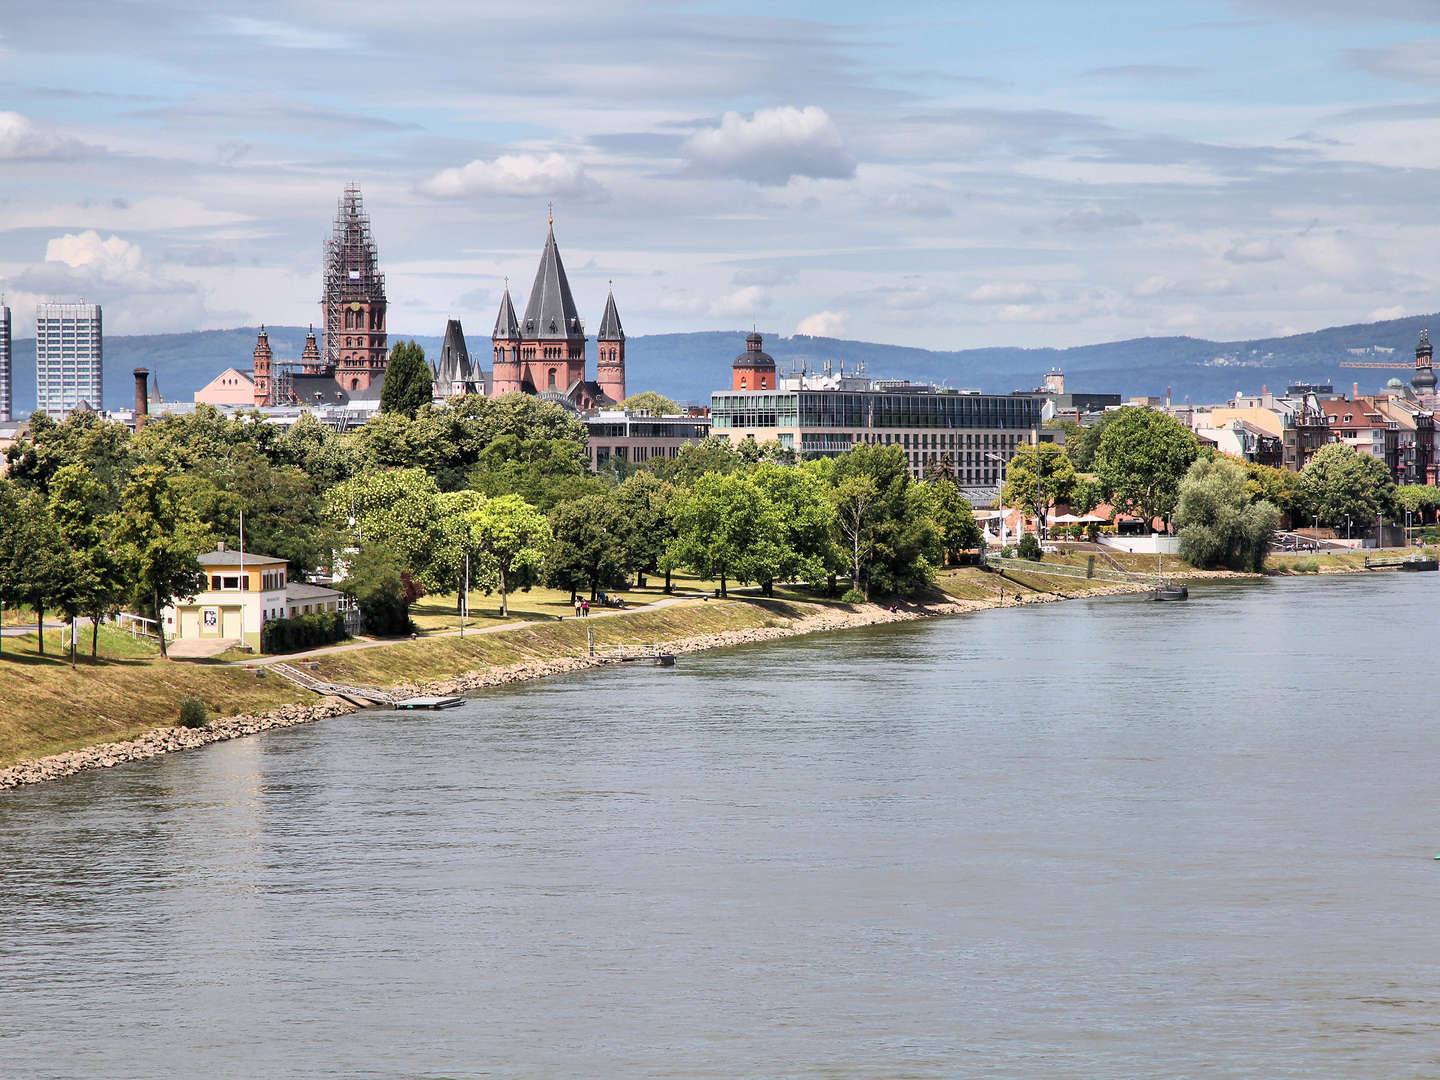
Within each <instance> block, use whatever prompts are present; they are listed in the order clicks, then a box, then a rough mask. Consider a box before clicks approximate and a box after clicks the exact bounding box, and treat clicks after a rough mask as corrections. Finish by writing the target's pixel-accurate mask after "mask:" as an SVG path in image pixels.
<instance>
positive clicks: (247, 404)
mask: <svg viewBox="0 0 1440 1080" xmlns="http://www.w3.org/2000/svg"><path fill="white" fill-rule="evenodd" d="M195 404H196V405H214V406H216V407H219V406H222V405H235V406H237V407H239V408H247V409H248V408H251V407H252V406H253V405H254V404H255V373H254V372H253V371H241V370H240V369H239V368H233V367H231V368H226V369H225V370H224V371H222V372H221V373H220V374H219V375H216V376H215V378H213V379H211V380H210V381H209V382H208V383H206V384H205V385H204V386H202V387H201V388H200V389H199V390H196V391H195Z"/></svg>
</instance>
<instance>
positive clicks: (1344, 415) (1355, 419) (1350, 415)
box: [1320, 395, 1400, 477]
mask: <svg viewBox="0 0 1440 1080" xmlns="http://www.w3.org/2000/svg"><path fill="white" fill-rule="evenodd" d="M1320 408H1321V409H1322V410H1323V411H1324V413H1325V417H1326V419H1327V420H1328V421H1329V424H1330V431H1331V432H1332V434H1333V435H1334V436H1335V438H1336V439H1337V440H1338V441H1340V442H1342V443H1344V444H1345V445H1346V446H1348V447H1350V448H1351V449H1352V450H1354V451H1355V452H1356V453H1358V454H1365V455H1367V456H1368V457H1373V458H1375V459H1376V460H1377V461H1383V462H1384V463H1385V467H1386V468H1387V469H1389V470H1390V475H1391V476H1392V477H1393V476H1395V475H1397V473H1398V472H1399V448H1400V425H1399V424H1398V423H1397V422H1396V421H1394V420H1392V419H1390V418H1389V417H1388V416H1386V415H1385V414H1384V413H1383V412H1381V411H1380V410H1379V409H1378V408H1376V406H1375V403H1374V401H1373V400H1371V399H1369V398H1364V397H1360V396H1359V395H1357V396H1356V397H1355V399H1354V400H1352V401H1346V400H1345V399H1344V398H1325V399H1323V400H1321V402H1320Z"/></svg>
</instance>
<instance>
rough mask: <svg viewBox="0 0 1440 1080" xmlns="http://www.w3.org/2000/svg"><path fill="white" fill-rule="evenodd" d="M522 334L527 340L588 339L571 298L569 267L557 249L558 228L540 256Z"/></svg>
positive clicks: (551, 227) (548, 238)
mask: <svg viewBox="0 0 1440 1080" xmlns="http://www.w3.org/2000/svg"><path fill="white" fill-rule="evenodd" d="M520 332H521V334H522V335H523V337H524V339H525V340H527V341H565V340H577V339H578V340H580V341H584V340H585V328H584V327H583V326H581V325H580V314H579V312H577V311H576V310H575V297H573V296H571V295H570V282H569V280H568V279H567V278H566V277H565V264H564V263H562V262H561V261H560V249H559V248H557V247H556V246H555V226H554V225H551V226H550V232H549V234H548V235H547V236H546V237H545V250H544V251H542V252H541V253H540V265H539V267H537V268H536V270H535V283H534V284H533V285H531V286H530V300H529V302H528V303H527V304H526V305H525V318H524V319H523V320H521V323H520Z"/></svg>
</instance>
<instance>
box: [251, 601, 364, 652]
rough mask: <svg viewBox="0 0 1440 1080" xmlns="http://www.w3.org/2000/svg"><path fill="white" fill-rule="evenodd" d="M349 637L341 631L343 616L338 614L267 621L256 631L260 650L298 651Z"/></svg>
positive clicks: (331, 612)
mask: <svg viewBox="0 0 1440 1080" xmlns="http://www.w3.org/2000/svg"><path fill="white" fill-rule="evenodd" d="M349 636H350V634H349V633H348V632H347V631H346V629H345V616H344V615H342V614H341V613H340V612H338V611H322V612H320V613H319V614H317V615H297V616H296V617H295V618H293V619H271V620H270V621H269V622H267V623H266V624H265V625H264V626H262V627H261V628H260V651H261V652H263V653H286V652H298V651H300V650H301V649H315V648H319V647H320V646H321V645H331V644H334V643H335V642H337V641H344V640H345V639H346V638H348V637H349Z"/></svg>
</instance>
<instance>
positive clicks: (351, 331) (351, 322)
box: [316, 184, 388, 391]
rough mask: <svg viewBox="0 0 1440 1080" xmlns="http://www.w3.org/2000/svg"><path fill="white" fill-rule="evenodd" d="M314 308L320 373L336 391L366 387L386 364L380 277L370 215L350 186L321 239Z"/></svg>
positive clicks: (346, 189)
mask: <svg viewBox="0 0 1440 1080" xmlns="http://www.w3.org/2000/svg"><path fill="white" fill-rule="evenodd" d="M320 307H321V309H322V310H323V311H324V316H325V322H324V326H325V345H324V354H323V357H322V360H321V365H320V367H321V371H322V372H324V373H326V374H329V373H333V374H334V376H335V381H336V382H337V383H339V384H340V388H341V389H342V390H346V391H354V390H365V389H368V388H369V386H370V384H371V383H372V382H374V381H375V380H377V379H378V378H379V377H380V375H381V374H382V373H383V372H384V371H385V365H386V364H387V363H388V349H387V337H386V331H385V275H384V274H382V273H381V272H380V258H379V254H378V252H377V250H376V247H375V237H374V235H373V234H372V233H371V231H370V215H368V214H367V213H366V212H365V205H364V203H363V202H362V201H361V199H360V188H359V187H358V186H357V185H355V184H351V185H349V186H348V187H346V188H345V191H344V193H343V194H342V195H341V196H340V200H339V203H338V205H337V206H336V209H335V227H334V231H333V233H332V235H331V237H330V239H329V240H327V241H325V295H324V297H323V299H321V301H320ZM319 373H320V372H316V374H319Z"/></svg>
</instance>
